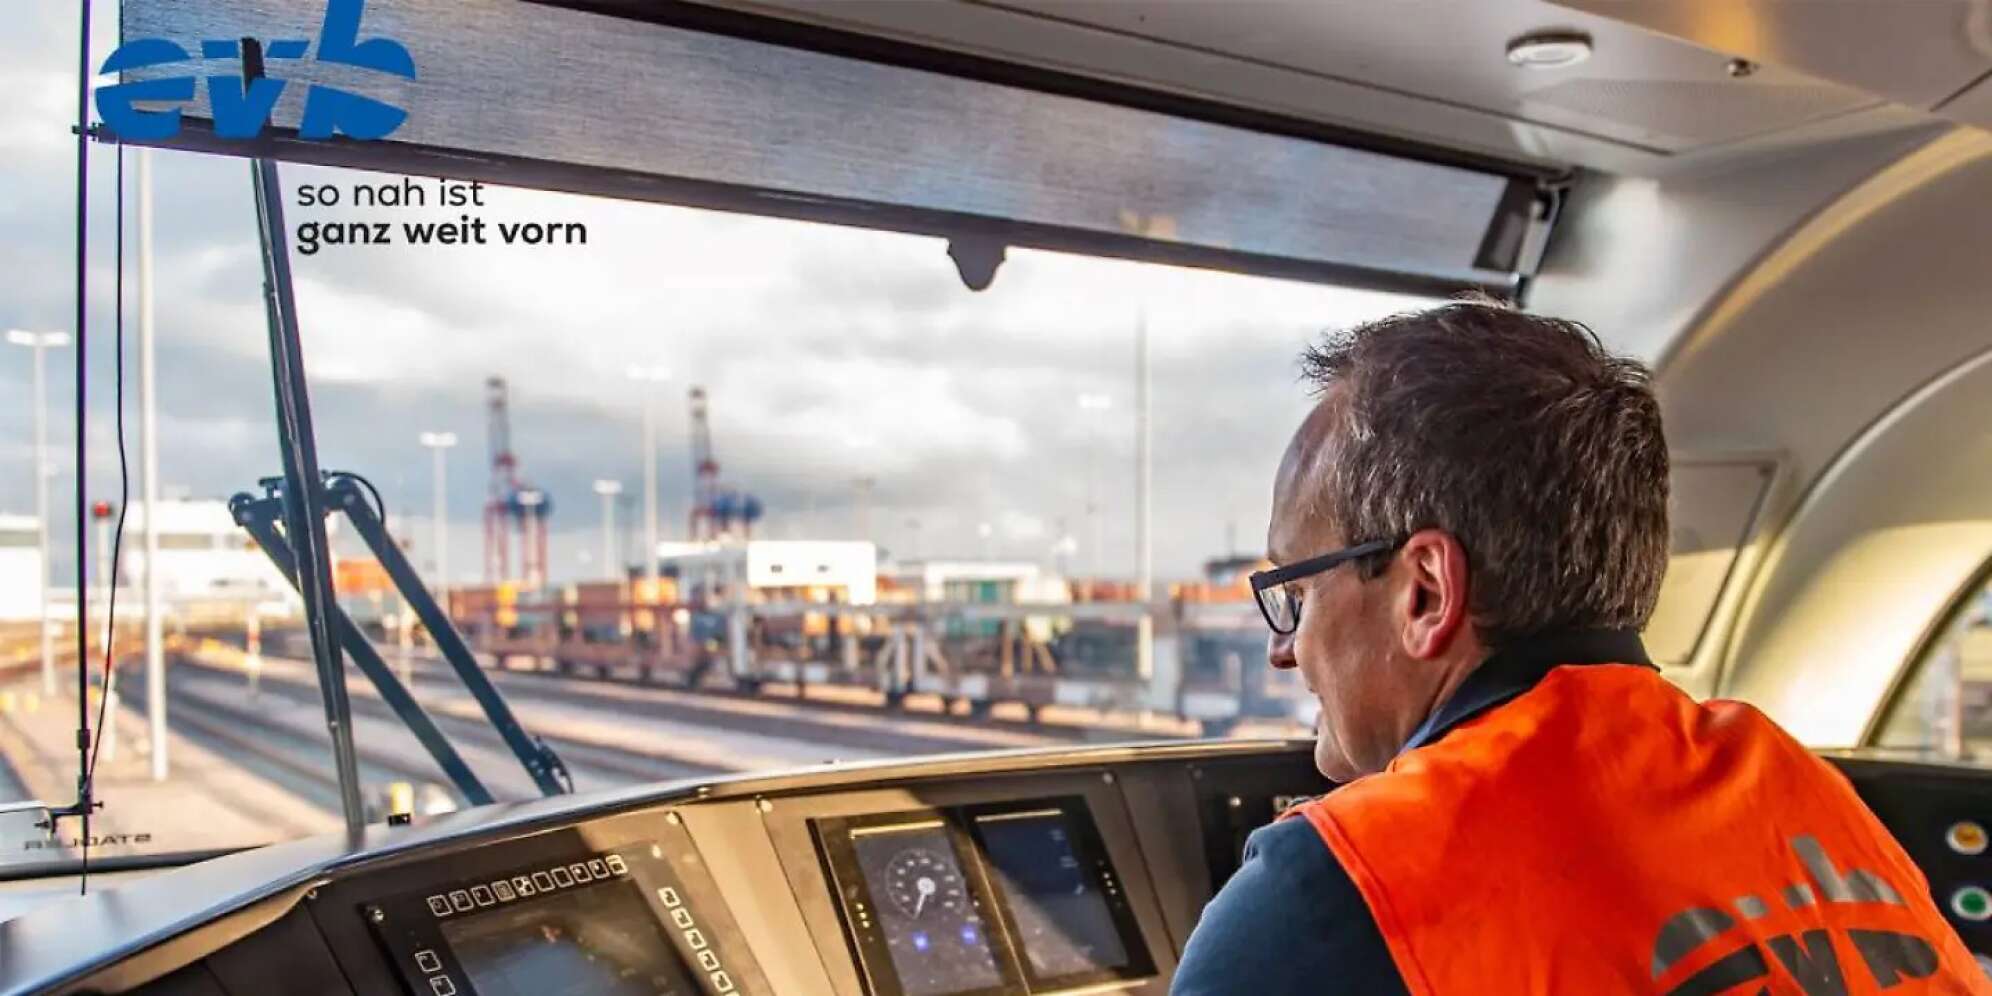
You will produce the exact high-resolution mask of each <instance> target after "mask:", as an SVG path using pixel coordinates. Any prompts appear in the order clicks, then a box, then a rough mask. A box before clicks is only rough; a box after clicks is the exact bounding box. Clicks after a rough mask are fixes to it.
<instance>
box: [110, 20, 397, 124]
mask: <svg viewBox="0 0 1992 996" xmlns="http://www.w3.org/2000/svg"><path fill="white" fill-rule="evenodd" d="M365 5H366V0H326V4H325V21H324V23H323V25H322V26H321V27H320V29H319V32H318V45H317V49H316V51H313V49H312V44H311V41H310V40H309V39H305V38H277V39H271V40H269V41H266V42H259V43H258V44H259V46H260V47H261V49H262V51H263V57H264V59H266V60H267V62H266V63H265V66H266V68H267V69H268V70H269V71H271V72H276V71H278V70H280V69H281V68H282V67H283V66H284V65H285V64H294V65H309V64H315V65H328V66H344V67H347V68H349V69H357V70H362V71H365V72H369V73H384V74H387V75H389V76H395V77H400V78H402V79H409V80H412V79H414V78H415V58H414V56H412V55H410V54H409V52H408V48H407V46H405V45H403V44H401V43H400V42H398V41H394V40H392V39H388V38H369V39H367V40H365V41H362V40H360V18H361V16H362V15H363V14H364V13H365ZM245 40H246V39H240V38H210V39H205V40H203V41H202V42H201V46H200V57H201V59H202V60H210V59H213V60H221V59H241V58H242V57H243V47H244V46H243V42H244V41H245ZM193 61H194V56H193V54H192V53H190V52H188V51H187V50H186V48H184V47H183V46H181V45H180V44H179V43H178V42H174V41H171V40H169V39H165V38H139V39H135V40H133V41H129V42H126V43H125V44H123V45H120V46H118V48H117V50H116V51H114V52H112V53H111V55H110V58H108V59H105V60H104V65H103V67H102V68H101V69H100V70H99V72H102V73H105V74H111V73H124V72H128V71H131V70H136V69H157V68H162V67H169V66H180V65H185V64H189V63H192V62H193ZM203 81H205V82H206V83H207V91H208V104H209V106H210V107H211V108H212V109H213V113H214V133H215V134H216V135H217V136H219V137H221V138H240V139H246V138H256V137H258V136H260V135H262V133H263V127H264V126H265V125H267V124H269V122H270V114H271V112H272V111H274V110H275V109H276V106H277V99H278V98H279V97H281V96H283V93H284V88H285V86H286V85H287V84H288V82H289V81H288V80H286V79H283V78H282V77H280V76H267V75H266V76H260V77H257V78H255V79H245V78H244V76H243V74H241V73H232V74H231V73H211V74H208V75H205V76H196V75H194V74H192V73H191V72H190V73H188V74H186V75H179V76H161V77H157V78H153V79H144V80H135V81H132V82H127V83H113V84H107V85H104V86H100V87H98V88H97V114H98V116H99V117H101V118H103V120H104V124H105V125H107V126H108V127H109V128H110V130H111V131H113V132H115V133H116V134H117V135H118V137H120V138H125V139H131V140H135V141H159V140H162V139H167V138H171V137H173V136H174V135H177V134H179V131H180V115H181V112H182V110H183V109H184V105H185V104H186V103H187V102H188V101H191V100H193V99H194V94H195V91H196V89H197V87H198V86H199V85H200V83H201V82H203ZM141 105H146V106H141ZM407 119H408V112H407V111H406V110H403V109H402V108H399V107H396V106H394V105H393V104H389V103H387V102H385V101H381V100H376V99H374V98H372V97H367V96H363V95H361V94H357V93H354V92H352V91H350V90H344V89H340V88H338V87H334V86H327V85H325V84H322V83H318V84H312V85H311V87H310V89H309V90H308V91H307V93H306V94H305V99H304V113H303V115H302V117H301V118H300V120H299V122H298V128H297V133H298V137H299V138H305V139H314V140H320V139H329V138H332V137H333V136H335V135H342V136H345V137H347V138H352V139H360V140H372V139H380V138H386V137H387V136H388V135H391V134H393V133H394V130H395V129H397V128H399V127H401V124H402V122H404V121H406V120H407Z"/></svg>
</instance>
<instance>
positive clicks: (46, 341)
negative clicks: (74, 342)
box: [7, 329, 81, 696]
mask: <svg viewBox="0 0 1992 996" xmlns="http://www.w3.org/2000/svg"><path fill="white" fill-rule="evenodd" d="M7 341H8V342H10V343H12V344H14V345H16V346H26V347H28V348H30V349H33V350H34V351H35V360H34V364H35V378H34V379H35V391H34V405H35V533H36V538H37V540H38V541H39V543H40V545H41V672H42V694H43V695H51V696H52V695H54V694H55V637H54V636H53V635H52V634H51V633H50V632H49V629H48V614H49V612H48V589H49V563H48V479H49V471H50V468H49V463H48V375H47V371H46V368H45V366H44V364H43V363H42V354H43V353H44V352H46V351H47V350H50V349H59V348H61V347H63V346H67V345H69V333H67V332H27V331H23V330H21V329H9V330H8V332H7ZM78 570H81V567H79V568H78Z"/></svg>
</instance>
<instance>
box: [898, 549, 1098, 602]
mask: <svg viewBox="0 0 1992 996" xmlns="http://www.w3.org/2000/svg"><path fill="white" fill-rule="evenodd" d="M892 578H893V580H894V581H895V582H897V583H898V584H899V585H901V586H902V587H906V588H911V589H914V590H916V591H918V592H920V597H921V598H922V599H923V600H925V601H929V602H974V603H1000V604H1020V605H1044V604H1063V603H1066V602H1070V601H1072V586H1071V585H1070V584H1069V583H1067V582H1066V580H1065V579H1064V578H1062V577H1059V576H1057V575H1054V574H1049V573H1046V572H1045V570H1044V569H1043V568H1041V567H1039V566H1038V565H1037V564H1033V563H1029V562H1026V561H1007V560H927V561H909V562H906V563H903V564H900V565H898V567H897V568H895V569H894V570H893V572H892Z"/></svg>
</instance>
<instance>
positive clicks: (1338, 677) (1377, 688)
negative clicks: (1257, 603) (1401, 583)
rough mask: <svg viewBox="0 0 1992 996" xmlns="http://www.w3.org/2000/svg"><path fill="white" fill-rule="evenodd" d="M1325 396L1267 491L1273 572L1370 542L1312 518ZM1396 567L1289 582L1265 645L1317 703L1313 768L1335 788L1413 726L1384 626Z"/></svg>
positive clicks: (1324, 453) (1330, 454)
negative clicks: (1295, 611) (1290, 600)
mask: <svg viewBox="0 0 1992 996" xmlns="http://www.w3.org/2000/svg"><path fill="white" fill-rule="evenodd" d="M1336 390H1338V389H1331V390H1330V391H1329V393H1328V394H1327V395H1325V396H1324V397H1323V398H1322V400H1321V403H1320V404H1319V405H1317V406H1315V409H1314V411H1313V412H1312V413H1310V414H1309V415H1308V417H1307V419H1306V421H1304V422H1303V423H1301V427H1300V430H1299V431H1298V432H1297V433H1295V435H1294V438H1293V442H1292V443H1290V444H1289V445H1288V447H1287V453H1286V456H1285V458H1284V459H1283V460H1282V461H1281V462H1280V470H1279V477H1278V479H1277V480H1276V481H1275V483H1274V486H1273V513H1272V522H1271V526H1270V528H1269V529H1268V531H1267V536H1266V550H1267V555H1268V556H1269V557H1270V558H1271V559H1272V561H1273V562H1274V563H1275V564H1289V563H1293V562H1295V561H1298V560H1305V559H1307V558H1308V557H1313V556H1316V555H1319V554H1323V553H1327V552H1329V551H1332V550H1339V549H1341V548H1343V547H1346V546H1349V545H1351V544H1353V543H1361V542H1367V541H1369V540H1372V539H1376V538H1377V537H1374V536H1346V535H1343V534H1342V532H1341V530H1340V529H1339V528H1338V527H1337V526H1335V525H1334V524H1333V523H1330V522H1326V521H1324V517H1323V516H1322V515H1321V514H1320V508H1319V506H1320V504H1321V501H1320V496H1321V495H1322V493H1323V492H1322V482H1323V481H1324V480H1325V479H1326V478H1325V477H1324V474H1325V473H1326V472H1327V471H1328V470H1329V469H1330V468H1332V467H1333V465H1334V463H1333V462H1334V460H1335V457H1336V453H1335V441H1334V439H1333V438H1332V437H1333V432H1332V431H1331V427H1330V423H1331V421H1332V418H1333V406H1334V405H1335V403H1336V400H1337V399H1336V396H1335V391H1336ZM1395 573H1396V567H1395V565H1394V564H1393V566H1392V568H1391V569H1390V570H1388V571H1386V572H1385V573H1384V574H1383V576H1381V577H1377V578H1374V579H1365V578H1364V577H1363V576H1362V573H1361V569H1360V567H1359V566H1358V565H1356V564H1353V563H1351V564H1345V565H1342V566H1340V567H1336V568H1334V569H1333V570H1330V571H1327V572H1326V573H1322V574H1317V575H1314V576H1313V577H1310V578H1305V579H1303V580H1300V581H1296V582H1294V584H1295V585H1296V586H1297V590H1298V592H1299V594H1300V596H1301V613H1300V626H1299V628H1298V629H1296V630H1295V631H1294V633H1292V634H1291V635H1280V634H1277V633H1276V634H1274V635H1273V636H1272V639H1271V642H1270V643H1269V644H1268V647H1267V655H1268V657H1269V658H1270V661H1271V663H1272V666H1274V667H1277V668H1297V669H1298V670H1299V671H1300V675H1301V679H1302V680H1303V681H1304V682H1306V684H1307V688H1308V690H1309V691H1310V692H1312V693H1313V694H1314V696H1315V698H1316V699H1317V700H1319V701H1320V703H1321V716H1320V719H1319V721H1318V723H1317V725H1316V730H1315V735H1316V739H1315V744H1314V764H1315V766H1316V767H1318V768H1320V769H1321V773H1322V774H1323V775H1326V776H1327V777H1328V778H1330V779H1333V780H1335V781H1337V782H1345V781H1348V780H1350V779H1353V778H1355V777H1357V776H1358V775H1363V774H1368V773H1371V772H1374V771H1379V770H1382V768H1383V766H1384V765H1385V764H1388V763H1389V761H1390V759H1391V758H1392V757H1394V756H1395V755H1396V753H1397V751H1398V749H1399V748H1401V747H1403V745H1404V741H1405V740H1406V739H1407V738H1408V737H1409V736H1410V734H1411V732H1412V731H1413V730H1414V729H1415V728H1416V724H1417V723H1418V722H1421V721H1422V720H1423V716H1422V713H1418V714H1415V715H1414V714H1413V713H1414V710H1415V708H1416V706H1415V702H1416V695H1415V694H1414V693H1413V692H1412V689H1411V688H1409V687H1407V684H1406V682H1407V680H1409V679H1411V678H1412V677H1413V675H1414V674H1415V670H1416V669H1415V668H1409V667H1407V666H1406V665H1408V664H1410V663H1411V662H1410V661H1408V660H1406V659H1405V655H1404V653H1403V652H1402V650H1401V649H1400V647H1399V645H1398V644H1399V641H1398V640H1397V639H1396V630H1395V628H1394V627H1393V626H1392V625H1391V619H1392V612H1391V606H1390V599H1391V592H1392V590H1393V588H1394V587H1396V585H1394V584H1393V578H1394V575H1395Z"/></svg>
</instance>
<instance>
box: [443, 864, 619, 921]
mask: <svg viewBox="0 0 1992 996" xmlns="http://www.w3.org/2000/svg"><path fill="white" fill-rule="evenodd" d="M628 873H629V865H627V864H625V863H624V862H623V859H622V855H620V854H611V855H608V856H606V857H601V858H592V859H590V860H587V861H576V862H574V863H573V864H569V865H555V866H554V867H552V868H548V869H546V870H545V871H536V872H530V873H527V874H522V875H514V876H512V877H511V878H510V879H504V878H500V879H494V880H492V881H491V882H489V883H481V884H478V885H473V886H471V887H470V888H468V889H456V890H453V891H451V892H447V893H439V894H437V895H433V896H430V897H429V912H430V913H431V914H433V915H435V916H436V917H437V918H438V919H440V918H442V917H446V916H449V915H451V914H453V913H468V912H470V911H471V910H474V909H477V908H479V907H484V906H495V905H497V904H499V903H509V902H511V901H513V900H514V899H528V898H531V897H533V896H536V895H539V894H540V893H542V892H552V891H554V890H555V889H565V888H568V887H570V886H575V885H587V884H588V883H590V882H594V881H598V880H601V879H606V878H609V877H611V876H615V875H626V874H628Z"/></svg>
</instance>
